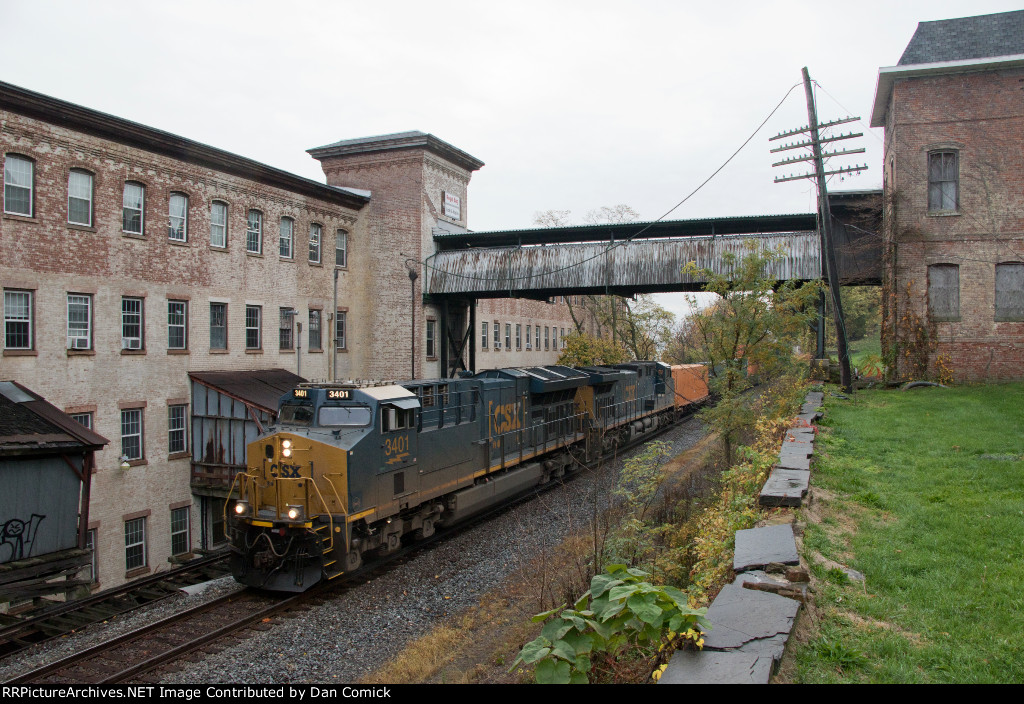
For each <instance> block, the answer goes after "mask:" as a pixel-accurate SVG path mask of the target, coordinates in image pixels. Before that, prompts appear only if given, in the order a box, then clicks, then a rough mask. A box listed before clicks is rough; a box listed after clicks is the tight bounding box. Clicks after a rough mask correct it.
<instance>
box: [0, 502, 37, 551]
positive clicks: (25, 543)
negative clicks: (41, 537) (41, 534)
mask: <svg viewBox="0 0 1024 704" xmlns="http://www.w3.org/2000/svg"><path fill="white" fill-rule="evenodd" d="M44 518H46V516H40V515H39V514H38V513H33V514H32V517H31V518H30V519H29V520H27V521H23V520H22V519H20V518H11V519H10V520H8V521H6V522H5V523H4V524H3V526H2V527H0V563H3V562H11V561H12V560H22V559H24V558H26V557H31V556H32V543H33V542H34V541H35V537H36V534H37V532H38V530H39V524H40V523H42V521H43V519H44Z"/></svg>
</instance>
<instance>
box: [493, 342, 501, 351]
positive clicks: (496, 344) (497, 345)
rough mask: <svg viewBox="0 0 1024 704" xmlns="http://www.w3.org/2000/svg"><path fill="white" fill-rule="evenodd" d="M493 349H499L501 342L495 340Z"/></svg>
mask: <svg viewBox="0 0 1024 704" xmlns="http://www.w3.org/2000/svg"><path fill="white" fill-rule="evenodd" d="M494 349H496V350H500V349H501V343H500V342H495V343H494Z"/></svg>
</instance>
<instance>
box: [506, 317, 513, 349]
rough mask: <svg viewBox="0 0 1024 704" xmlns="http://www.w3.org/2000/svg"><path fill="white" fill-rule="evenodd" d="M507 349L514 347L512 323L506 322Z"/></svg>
mask: <svg viewBox="0 0 1024 704" xmlns="http://www.w3.org/2000/svg"><path fill="white" fill-rule="evenodd" d="M505 349H507V350H510V349H512V323H505Z"/></svg>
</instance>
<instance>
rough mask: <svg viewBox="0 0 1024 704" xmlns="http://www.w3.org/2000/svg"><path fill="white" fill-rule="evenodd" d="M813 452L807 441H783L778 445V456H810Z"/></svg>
mask: <svg viewBox="0 0 1024 704" xmlns="http://www.w3.org/2000/svg"><path fill="white" fill-rule="evenodd" d="M813 452H814V447H813V446H812V445H811V444H810V443H808V442H783V443H782V445H781V446H780V447H779V457H810V456H811V454H812V453H813Z"/></svg>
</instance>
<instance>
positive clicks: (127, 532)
mask: <svg viewBox="0 0 1024 704" xmlns="http://www.w3.org/2000/svg"><path fill="white" fill-rule="evenodd" d="M145 566H146V518H145V516H143V517H142V518H133V519H132V520H130V521H125V522H124V568H125V570H126V571H129V572H130V571H131V570H135V569H138V568H140V567H145Z"/></svg>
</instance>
